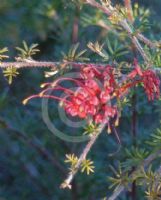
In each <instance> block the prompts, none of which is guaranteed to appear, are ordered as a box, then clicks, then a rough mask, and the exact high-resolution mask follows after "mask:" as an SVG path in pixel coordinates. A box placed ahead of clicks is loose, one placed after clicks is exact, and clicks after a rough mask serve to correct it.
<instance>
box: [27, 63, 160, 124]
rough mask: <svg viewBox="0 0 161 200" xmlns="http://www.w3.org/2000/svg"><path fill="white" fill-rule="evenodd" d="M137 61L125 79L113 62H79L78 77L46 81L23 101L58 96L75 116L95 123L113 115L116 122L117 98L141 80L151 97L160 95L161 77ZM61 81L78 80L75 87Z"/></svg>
mask: <svg viewBox="0 0 161 200" xmlns="http://www.w3.org/2000/svg"><path fill="white" fill-rule="evenodd" d="M134 65H135V68H134V69H133V70H132V72H130V73H129V74H127V76H126V77H125V78H124V79H123V80H118V79H116V77H115V73H114V68H112V67H111V66H110V65H107V66H96V65H88V66H82V65H80V64H79V67H80V68H79V69H80V77H79V78H78V79H76V78H59V79H57V80H56V81H54V82H53V83H45V84H44V85H43V86H44V87H47V86H48V87H49V88H47V89H44V90H43V91H42V92H41V93H40V94H38V95H33V96H31V97H29V98H27V99H26V100H25V102H24V103H26V102H27V101H28V100H30V99H32V98H35V97H39V98H51V99H56V100H58V101H60V102H61V103H62V104H63V106H64V109H65V111H66V113H67V114H69V115H71V116H73V117H76V116H78V117H80V118H83V119H87V118H88V119H91V120H93V122H95V123H96V124H99V123H108V124H109V122H110V119H112V118H114V119H115V120H116V119H117V120H116V122H118V118H119V114H118V109H117V106H116V103H115V102H116V101H115V100H114V98H117V99H120V98H122V96H125V95H126V94H127V93H128V92H129V90H130V89H131V88H132V87H134V86H136V85H138V84H139V83H143V86H144V89H145V92H146V94H147V96H148V99H149V100H153V99H154V98H155V97H157V98H158V97H159V95H160V88H159V86H160V80H159V78H158V77H157V76H156V74H155V73H154V72H153V71H152V70H145V71H142V70H141V68H140V67H139V65H138V63H137V61H136V60H135V61H134ZM62 81H71V82H73V83H74V84H76V87H77V89H76V91H73V90H70V89H68V88H64V87H62V86H61V85H60V83H61V82H62ZM50 90H51V91H55V90H60V91H63V92H64V93H65V97H63V98H60V97H57V96H54V95H46V93H47V92H48V91H50ZM114 104H115V105H114ZM116 124H117V123H116Z"/></svg>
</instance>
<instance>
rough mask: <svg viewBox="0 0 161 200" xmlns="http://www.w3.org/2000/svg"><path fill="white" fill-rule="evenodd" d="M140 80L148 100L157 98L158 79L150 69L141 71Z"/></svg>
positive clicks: (158, 91)
mask: <svg viewBox="0 0 161 200" xmlns="http://www.w3.org/2000/svg"><path fill="white" fill-rule="evenodd" d="M142 82H143V85H144V89H145V92H146V94H147V96H148V100H149V101H150V100H154V98H155V97H156V98H159V96H160V80H159V78H158V77H157V75H156V74H155V73H154V72H153V71H152V70H146V71H144V72H143V75H142Z"/></svg>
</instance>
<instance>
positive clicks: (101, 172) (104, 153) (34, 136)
mask: <svg viewBox="0 0 161 200" xmlns="http://www.w3.org/2000/svg"><path fill="white" fill-rule="evenodd" d="M116 2H118V1H116ZM138 3H139V4H141V5H142V6H144V7H146V8H149V9H150V12H151V16H150V20H151V29H150V31H149V32H148V33H146V35H147V36H148V37H150V38H152V39H154V38H155V39H158V40H159V39H160V36H161V23H160V19H161V16H160V15H161V13H160V9H161V1H158V0H139V1H138ZM85 13H91V14H95V11H94V10H93V9H91V8H89V7H87V6H86V7H85V8H83V9H82V10H81V12H78V9H77V8H76V7H75V6H73V5H72V3H71V2H70V1H69V0H68V1H63V0H32V1H29V0H1V1H0V47H4V46H7V47H8V48H9V50H10V52H9V55H10V59H11V60H13V59H14V56H16V53H17V52H16V50H15V47H16V46H21V44H22V41H23V40H25V41H26V42H27V43H29V44H31V43H38V44H39V49H40V53H39V54H38V55H36V56H35V57H34V58H35V59H37V60H46V61H50V60H53V61H56V60H59V59H61V58H62V54H61V52H67V51H68V49H69V48H70V46H71V44H72V43H73V42H75V41H74V40H77V41H78V42H80V46H81V48H85V47H86V44H87V42H88V41H96V40H97V39H100V38H101V37H102V39H103V38H104V37H105V36H106V37H108V35H107V33H106V35H105V34H102V30H101V29H100V28H98V27H96V26H86V24H85V22H84V21H83V20H82V17H83V16H84V14H85ZM76 19H77V20H78V24H79V34H78V36H77V38H76V39H75V38H73V37H74V36H73V24H74V23H75V20H76ZM89 56H93V55H90V54H89ZM46 71H47V69H46ZM0 73H1V74H0V199H1V200H60V199H65V200H66V199H69V200H70V199H72V200H77V199H79V200H86V199H88V200H96V199H101V198H103V197H105V196H107V194H109V193H111V191H110V190H109V189H108V186H109V183H108V179H107V178H108V176H110V175H111V174H112V171H111V169H110V168H109V165H113V164H115V162H116V161H117V160H119V159H120V160H123V159H125V157H124V153H123V151H121V152H120V153H118V154H116V155H115V156H113V157H110V156H109V154H110V153H112V152H115V151H116V150H117V148H118V144H117V140H116V139H115V137H114V136H112V135H111V136H109V135H107V134H106V132H105V133H104V134H102V135H101V137H100V138H99V140H98V141H97V144H95V146H94V148H93V149H92V151H91V153H90V158H92V159H93V160H94V162H95V174H92V175H90V176H86V175H85V174H81V173H79V174H78V175H77V176H76V179H75V180H74V182H73V189H72V190H67V191H66V190H61V189H60V188H59V185H60V183H61V182H62V180H63V179H64V178H65V174H66V172H67V168H68V166H67V165H66V164H64V158H65V154H67V153H71V152H76V153H78V154H79V153H80V152H81V149H82V147H83V145H84V143H78V144H77V143H69V142H65V141H62V140H60V139H59V138H57V137H55V136H54V135H53V134H52V133H51V132H50V131H49V130H48V129H47V127H46V125H45V124H44V122H43V120H42V114H41V101H40V100H33V101H32V102H30V103H29V104H28V105H27V106H23V105H22V100H23V99H24V98H26V97H27V96H29V95H31V94H33V93H37V92H39V91H40V87H39V86H40V84H41V83H42V82H44V81H45V78H44V70H43V69H28V70H27V69H22V70H20V76H18V77H17V78H16V79H15V80H14V82H13V84H12V85H8V82H7V81H6V79H5V78H4V77H3V75H2V71H1V72H0ZM159 105H160V101H158V102H155V103H153V104H149V103H148V102H147V100H146V98H144V95H142V93H141V92H140V91H139V90H138V101H137V114H138V119H139V120H138V123H137V138H138V141H137V142H138V144H139V140H140V141H141V138H142V137H145V136H146V137H148V135H149V134H150V133H151V132H152V131H153V130H154V129H155V128H156V127H157V125H158V124H159V119H160V114H159V113H160V110H161V108H160V106H159ZM56 107H57V104H51V110H50V114H51V118H52V120H53V123H56V125H57V127H59V128H60V130H62V131H64V132H66V133H67V134H68V133H69V134H78V135H79V134H80V130H75V131H74V133H71V131H70V128H69V127H67V126H66V125H65V124H63V123H62V122H60V120H59V116H58V113H57V112H56V111H55V110H57V109H56ZM130 108H131V105H129V106H127V107H126V108H125V109H124V113H123V115H122V119H121V126H120V127H119V133H120V137H121V140H122V143H123V146H124V147H127V148H128V147H129V146H131V115H132V113H131V109H130ZM151 122H152V123H151ZM140 143H141V142H140ZM138 193H139V194H140V198H138V200H142V199H143V197H142V194H143V191H138ZM120 199H124V200H126V199H128V195H126V196H123V197H122V198H120Z"/></svg>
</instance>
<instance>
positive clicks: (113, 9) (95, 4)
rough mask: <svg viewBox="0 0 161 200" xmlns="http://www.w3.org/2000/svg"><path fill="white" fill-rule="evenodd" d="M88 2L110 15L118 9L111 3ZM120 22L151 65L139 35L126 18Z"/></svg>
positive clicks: (92, 0) (87, 1) (90, 0)
mask: <svg viewBox="0 0 161 200" xmlns="http://www.w3.org/2000/svg"><path fill="white" fill-rule="evenodd" d="M86 3H87V4H89V5H91V6H92V7H95V8H97V9H100V10H102V11H103V12H104V13H105V14H106V15H108V16H110V15H112V13H113V12H114V11H116V9H115V8H114V7H113V6H111V5H109V6H108V7H105V6H103V5H101V4H99V3H98V2H96V1H95V0H86ZM119 24H120V25H121V26H122V27H123V29H124V30H125V31H126V32H127V33H128V36H129V37H130V38H131V39H132V41H133V43H134V45H135V46H136V48H137V50H138V51H139V52H140V54H141V55H142V57H143V59H144V61H145V62H146V63H147V64H148V65H151V62H150V60H149V58H148V56H147V55H146V53H145V51H144V49H143V48H142V46H141V44H140V42H139V41H138V39H137V36H135V35H133V31H132V29H131V27H130V26H129V24H128V22H127V20H126V19H123V20H120V22H119Z"/></svg>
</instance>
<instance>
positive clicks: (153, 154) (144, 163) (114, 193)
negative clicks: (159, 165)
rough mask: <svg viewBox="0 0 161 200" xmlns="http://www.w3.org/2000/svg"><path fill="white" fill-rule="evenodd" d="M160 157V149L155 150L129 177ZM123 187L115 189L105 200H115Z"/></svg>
mask: <svg viewBox="0 0 161 200" xmlns="http://www.w3.org/2000/svg"><path fill="white" fill-rule="evenodd" d="M160 156H161V149H159V150H157V151H156V152H154V153H152V154H150V156H148V157H147V158H146V159H145V160H144V161H143V162H142V163H141V164H140V165H139V166H138V167H137V168H136V170H135V171H133V172H132V173H131V175H130V177H132V176H133V175H134V174H136V173H137V172H138V171H139V170H140V167H144V168H146V167H147V166H149V164H150V163H151V162H152V161H153V160H155V159H156V158H158V157H160ZM125 189H126V188H125V186H123V185H121V186H119V187H118V188H117V190H115V191H114V192H113V194H112V195H111V196H110V197H109V198H107V200H115V199H116V198H117V197H118V196H119V195H120V194H121V193H122V192H123V191H124V190H125Z"/></svg>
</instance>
